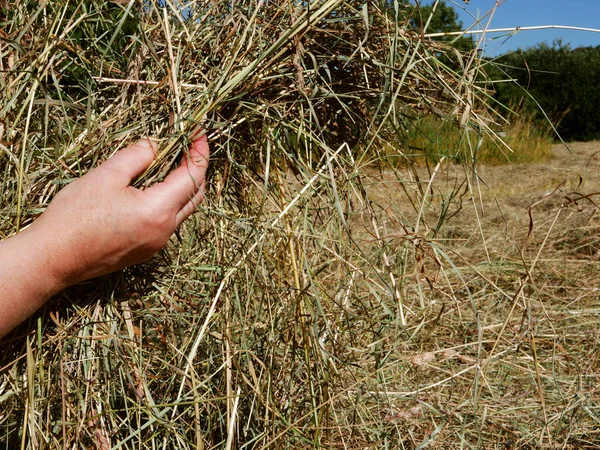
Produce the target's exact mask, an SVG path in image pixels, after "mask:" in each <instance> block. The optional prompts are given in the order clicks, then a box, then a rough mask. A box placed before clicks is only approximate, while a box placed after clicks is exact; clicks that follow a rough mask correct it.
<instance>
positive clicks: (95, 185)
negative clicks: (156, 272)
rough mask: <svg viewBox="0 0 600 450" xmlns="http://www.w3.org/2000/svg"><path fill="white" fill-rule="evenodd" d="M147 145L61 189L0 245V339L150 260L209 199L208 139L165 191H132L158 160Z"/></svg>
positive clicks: (195, 149) (141, 144)
mask: <svg viewBox="0 0 600 450" xmlns="http://www.w3.org/2000/svg"><path fill="white" fill-rule="evenodd" d="M155 151H156V149H155V144H154V143H152V142H151V141H150V140H142V141H139V142H138V143H137V144H134V145H133V146H131V147H129V148H127V149H125V150H122V151H120V152H118V153H117V154H115V155H114V156H113V157H112V158H110V159H109V160H108V161H106V162H105V163H104V164H102V165H101V166H99V167H97V168H96V169H93V170H91V171H90V172H89V173H87V174H86V175H85V176H83V177H81V178H80V179H78V180H76V181H74V182H73V183H71V184H69V185H68V186H66V187H65V188H63V189H62V190H61V191H60V192H59V193H58V194H57V195H56V197H55V198H54V199H53V200H52V202H51V204H50V205H49V206H48V208H47V209H46V211H45V212H44V214H42V216H40V217H39V218H38V219H37V220H36V221H35V222H34V223H33V224H32V225H31V226H30V227H29V228H27V229H26V230H24V231H22V232H21V233H19V234H17V235H16V236H14V237H12V238H10V239H7V240H5V241H2V242H0V337H2V336H4V335H5V334H6V333H8V332H9V331H10V330H12V329H13V328H14V327H15V326H17V325H18V324H19V323H21V322H22V321H23V320H25V319H26V318H27V317H29V316H30V315H31V314H32V313H34V312H35V311H36V310H37V309H38V308H39V307H40V306H42V305H43V304H44V303H45V302H46V301H47V300H48V299H49V298H50V297H52V296H53V295H54V294H56V293H58V292H60V291H61V290H62V289H64V288H66V287H67V286H70V285H72V284H75V283H78V282H80V281H83V280H87V279H90V278H94V277H97V276H100V275H104V274H107V273H110V272H113V271H115V270H119V269H122V268H124V267H126V266H129V265H131V264H136V263H140V262H143V261H146V260H148V259H149V258H150V257H151V256H152V255H153V254H154V253H156V252H157V251H158V250H160V249H161V248H162V247H163V246H164V245H165V244H166V243H167V241H168V240H169V238H170V236H171V235H172V234H173V232H174V231H175V228H176V227H177V226H178V225H179V224H180V223H181V222H183V221H184V220H185V219H186V218H187V217H188V216H189V215H190V214H191V213H192V212H193V211H194V210H195V209H196V206H197V205H198V204H199V203H200V202H201V201H202V200H203V198H204V185H205V178H206V169H207V167H208V157H209V150H208V144H207V142H206V139H205V138H202V139H199V140H197V141H195V142H194V144H193V145H192V147H191V149H190V152H189V157H188V158H185V159H184V161H183V162H182V164H181V165H180V166H179V167H178V168H177V169H175V170H174V171H173V172H172V173H171V174H169V176H167V177H166V178H165V180H164V181H162V182H161V183H157V184H156V185H154V186H152V187H150V188H148V189H146V190H143V191H142V190H139V189H136V188H134V187H132V186H131V182H132V180H133V179H135V177H136V176H138V175H139V174H141V173H142V172H143V171H144V170H145V169H146V168H147V167H148V166H149V165H150V163H151V162H152V161H153V160H154V155H155Z"/></svg>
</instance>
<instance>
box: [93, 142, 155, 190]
mask: <svg viewBox="0 0 600 450" xmlns="http://www.w3.org/2000/svg"><path fill="white" fill-rule="evenodd" d="M155 155H156V142H153V141H152V140H150V139H141V140H140V141H138V142H136V143H135V144H133V145H132V146H130V147H127V148H126V149H123V150H120V151H118V152H117V153H115V154H114V155H113V156H112V157H110V158H109V159H108V160H107V161H106V162H105V163H104V164H102V165H101V166H100V167H101V168H102V170H108V171H110V172H111V174H113V175H117V176H118V177H120V178H121V181H122V182H123V183H124V184H125V186H127V185H129V184H130V183H131V181H132V180H133V179H134V178H135V177H137V176H138V175H139V174H141V173H142V172H143V171H144V170H146V169H147V168H148V166H149V165H150V164H151V163H152V161H154V156H155Z"/></svg>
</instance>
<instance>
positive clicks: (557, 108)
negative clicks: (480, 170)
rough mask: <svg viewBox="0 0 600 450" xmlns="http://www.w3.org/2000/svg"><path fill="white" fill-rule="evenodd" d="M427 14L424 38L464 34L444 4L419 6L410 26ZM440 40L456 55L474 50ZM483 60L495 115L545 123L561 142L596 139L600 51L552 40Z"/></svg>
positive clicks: (599, 134)
mask: <svg viewBox="0 0 600 450" xmlns="http://www.w3.org/2000/svg"><path fill="white" fill-rule="evenodd" d="M431 14H432V18H431V21H430V23H429V27H428V28H427V32H428V33H436V32H452V31H460V30H463V29H464V28H463V24H462V23H461V22H460V21H459V19H458V14H457V13H456V11H455V10H454V8H453V7H452V6H451V5H448V4H447V3H445V2H444V1H443V0H442V1H440V2H439V3H438V5H437V7H436V8H435V9H434V8H433V5H432V4H429V5H424V6H421V8H420V12H419V13H418V14H413V19H412V20H413V25H414V27H415V28H417V29H418V28H419V27H422V23H424V22H425V21H426V20H427V17H428V16H429V15H431ZM441 39H442V40H444V41H446V42H450V43H452V45H454V46H455V47H457V48H458V49H459V50H463V51H475V48H476V44H475V42H474V41H473V40H471V39H470V38H468V37H462V38H459V39H456V37H454V36H452V37H450V36H448V37H445V38H441ZM484 60H486V61H487V62H488V64H486V72H487V74H488V75H489V77H490V78H491V80H492V82H493V84H492V86H493V93H492V99H493V100H492V101H493V103H494V105H495V107H496V108H497V109H498V110H500V111H501V112H502V111H504V113H507V108H508V109H509V110H512V111H514V112H516V113H518V114H523V113H524V114H529V115H531V116H533V117H534V118H536V119H537V120H538V121H539V122H540V123H542V122H546V124H545V125H547V121H548V120H550V121H551V123H552V124H553V125H554V126H555V128H556V129H557V131H558V133H559V135H560V137H561V138H562V139H564V140H566V141H576V140H579V141H589V140H595V139H600V114H598V112H597V108H598V105H600V89H599V88H598V87H599V86H600V46H597V47H578V48H571V47H570V46H569V45H565V44H563V42H562V41H561V40H556V41H555V42H553V43H552V44H551V45H550V44H548V43H540V44H538V45H536V46H534V47H530V48H527V49H519V50H516V51H513V52H509V53H506V54H504V55H502V56H500V57H497V58H484Z"/></svg>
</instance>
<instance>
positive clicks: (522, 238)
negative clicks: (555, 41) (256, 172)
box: [0, 143, 600, 449]
mask: <svg viewBox="0 0 600 450" xmlns="http://www.w3.org/2000/svg"><path fill="white" fill-rule="evenodd" d="M569 148H570V151H571V152H572V154H571V153H569V151H567V150H566V149H565V147H564V146H560V145H555V146H554V147H553V158H552V159H550V160H548V161H546V162H543V163H537V164H534V163H532V164H522V165H504V166H481V167H479V168H478V169H477V177H475V176H474V175H473V173H472V172H467V173H466V176H465V169H464V167H463V166H457V165H454V164H451V163H445V164H444V163H442V164H441V165H440V166H437V167H431V168H430V169H429V170H428V169H427V168H425V167H423V166H420V167H415V168H412V169H407V168H400V169H398V170H396V171H392V170H390V169H386V170H384V171H383V172H380V171H378V170H376V167H375V166H374V165H373V164H371V165H370V166H368V167H363V168H362V170H361V171H360V177H361V178H362V179H361V186H363V188H364V191H362V192H361V191H360V189H359V185H358V184H357V183H356V181H355V182H351V181H349V182H348V184H347V185H342V184H340V185H338V193H339V195H340V196H341V197H343V198H345V199H346V201H347V203H348V205H351V207H350V209H348V210H347V211H346V210H345V212H344V214H345V215H346V219H347V223H348V231H344V230H340V229H338V228H336V227H332V226H331V225H330V223H331V216H335V215H336V214H337V211H335V208H333V206H332V207H330V208H327V207H326V206H325V205H323V204H322V203H320V202H319V198H320V197H319V196H320V194H319V193H320V189H323V188H322V187H321V188H319V187H315V189H314V190H313V191H307V192H308V194H307V195H308V200H306V201H305V202H304V204H303V205H302V207H301V208H300V209H299V211H298V212H299V214H297V215H295V216H294V218H293V219H290V221H289V222H288V223H287V228H286V229H287V231H286V229H283V230H280V233H281V234H280V236H286V235H287V236H288V237H289V236H292V237H294V238H292V239H288V240H283V241H281V239H280V240H279V241H276V242H274V243H271V241H270V240H269V241H268V242H269V243H268V244H267V243H266V242H267V241H266V240H265V244H264V248H263V249H262V250H261V252H263V253H262V254H261V255H260V256H257V259H255V260H253V261H255V262H254V263H253V264H251V265H250V267H246V268H243V269H242V270H240V271H238V272H237V273H236V275H234V276H232V278H233V279H234V283H232V284H229V285H228V287H227V288H226V290H225V291H224V293H223V300H221V301H222V303H220V304H218V306H217V307H216V311H212V312H211V307H212V308H214V307H215V306H216V305H217V300H216V298H218V296H219V294H218V293H217V297H216V298H215V297H214V296H215V288H216V286H217V284H216V283H215V281H213V280H216V281H218V279H219V277H221V276H222V274H223V273H224V271H225V272H227V268H226V267H220V266H219V265H215V266H213V267H209V266H206V265H202V266H193V265H192V264H193V263H194V261H196V260H195V259H193V258H190V257H189V256H185V255H186V253H185V251H187V250H186V246H188V245H196V246H197V248H198V249H199V250H198V251H202V252H207V251H209V250H210V249H212V251H214V250H215V249H217V248H218V247H217V245H218V244H217V243H216V242H215V240H216V239H218V236H219V235H220V234H221V233H223V232H226V230H227V227H233V226H236V227H237V228H239V224H238V225H235V224H233V225H231V224H229V225H227V224H224V223H218V222H215V221H214V219H212V222H211V219H207V218H204V217H203V216H204V215H206V214H208V217H210V208H209V209H208V210H207V209H204V210H203V212H201V213H200V215H199V217H198V218H197V222H194V224H193V225H191V226H190V227H189V228H188V230H189V231H188V233H189V232H192V230H198V231H196V232H197V233H199V235H200V236H201V238H200V239H203V237H206V236H212V238H211V239H213V241H212V244H211V245H209V246H206V243H202V242H200V243H193V240H189V239H186V236H188V237H189V234H188V233H184V234H183V236H184V240H183V242H182V243H180V245H182V246H183V250H181V253H180V254H179V256H178V257H179V258H180V259H179V262H178V265H177V266H174V269H173V270H172V271H171V272H169V270H168V269H166V273H171V275H170V276H169V277H168V279H169V280H170V281H169V282H168V283H165V281H164V278H159V279H158V280H157V281H154V282H153V284H152V288H150V289H142V288H141V285H142V283H139V282H138V286H140V289H139V290H138V291H137V292H130V293H121V294H119V296H118V297H117V296H112V295H111V294H110V292H111V291H110V289H114V287H113V288H111V287H110V286H114V281H116V283H117V284H118V283H119V278H120V279H121V282H123V278H122V277H117V278H116V279H115V278H113V279H112V280H113V281H111V279H104V280H101V282H98V281H96V282H92V283H91V284H89V285H86V286H80V287H76V288H73V289H72V290H69V291H67V293H66V294H65V295H64V296H63V297H62V298H60V299H57V300H56V301H54V302H52V303H50V305H49V307H48V308H47V309H46V310H45V311H43V312H42V313H41V315H40V316H38V318H37V319H34V321H32V323H31V324H30V326H29V327H30V329H31V327H32V326H33V329H35V328H37V329H38V332H37V333H36V335H35V336H33V335H31V336H30V339H28V340H27V342H26V345H25V342H24V341H23V339H22V338H20V337H17V338H16V339H15V338H13V340H11V341H8V342H6V344H8V346H7V347H5V352H4V355H3V361H2V364H0V365H1V366H2V367H1V369H0V370H1V372H0V373H2V376H3V380H4V381H3V382H2V384H1V385H0V388H1V390H0V401H1V402H3V404H4V405H9V406H10V407H6V408H5V409H4V411H2V409H0V421H1V422H2V430H3V431H2V435H4V436H5V437H6V442H7V443H6V445H5V446H3V447H2V448H7V449H13V448H20V447H19V444H20V442H21V439H24V438H22V436H19V432H18V431H17V430H24V429H28V430H29V432H28V434H27V436H28V438H27V439H25V440H24V441H23V442H28V443H35V442H36V439H37V443H38V444H39V445H41V443H42V442H46V448H62V446H63V443H64V442H69V441H70V442H71V443H72V444H74V443H75V442H80V443H87V445H92V446H94V445H95V448H99V449H108V448H134V447H136V448H137V447H138V446H142V447H144V448H149V446H151V445H158V444H159V443H161V442H163V439H178V440H180V441H181V444H180V445H181V447H180V448H188V447H186V445H188V446H190V448H191V447H194V448H223V447H224V446H231V447H228V448H232V447H233V446H236V447H237V448H373V449H374V448H394V449H395V448H426V447H428V446H429V448H441V449H454V448H490V449H491V448H597V446H598V445H600V436H598V431H597V430H598V421H599V420H600V419H599V418H600V410H599V405H598V396H599V394H598V385H599V384H598V376H599V374H600V368H599V361H598V354H599V349H600V346H599V339H600V331H599V330H598V324H599V322H600V318H599V313H600V300H599V297H598V292H600V291H599V287H598V286H599V284H598V283H599V280H600V276H599V274H598V273H599V272H598V269H599V267H598V265H599V264H598V259H599V258H598V257H599V255H600V253H599V251H600V243H599V238H598V230H599V226H600V224H598V214H597V206H596V205H595V203H594V201H595V193H596V192H597V190H598V187H599V186H600V176H599V169H600V161H599V159H598V155H599V153H600V146H599V145H598V143H588V144H572V145H570V147H569ZM355 164H356V166H357V167H358V166H359V163H358V161H357V162H355ZM355 176H358V173H357V174H356V175H355ZM351 179H352V176H349V177H348V180H351ZM467 179H468V183H467V181H466V180H467ZM294 180H295V178H294V177H292V176H291V175H290V184H289V186H290V188H289V189H290V190H294V189H296V188H297V189H298V190H299V188H300V187H301V184H299V183H297V182H296V181H294ZM317 183H319V182H317ZM413 191H414V192H418V191H422V195H421V197H420V198H422V199H424V202H426V207H424V206H423V205H420V204H414V205H413V204H411V202H410V201H409V200H408V199H413V198H419V196H418V195H415V194H414V192H413ZM215 195H216V194H215ZM217 201H218V197H213V199H212V202H213V203H214V202H217ZM311 203H314V204H312V206H311ZM273 210H274V211H275V207H273ZM302 212H304V213H305V214H308V213H310V214H317V215H318V214H323V218H322V220H321V223H322V228H320V229H314V230H312V231H310V232H309V231H308V230H306V229H303V228H302V226H303V225H302V224H303V223H304V222H305V219H303V217H302ZM265 214H266V213H265ZM441 218H443V220H441ZM205 221H206V222H205ZM406 224H419V225H415V227H414V228H413V229H408V228H407V225H406ZM206 230H209V231H206ZM336 233H337V234H336ZM275 235H277V232H275ZM303 241H304V242H303ZM315 241H318V242H319V248H320V252H317V253H314V254H310V253H309V252H310V251H311V249H313V251H314V248H315V247H314V246H315ZM249 242H250V241H249ZM280 244H281V245H280ZM244 248H245V249H246V250H245V253H244V255H245V256H243V257H244V258H248V259H249V258H252V257H253V256H252V249H250V250H248V246H246V247H244ZM274 249H275V250H274ZM282 249H283V250H282ZM275 251H279V252H281V251H283V252H284V253H283V254H281V253H279V254H277V253H271V252H275ZM284 265H291V266H294V267H295V268H294V269H293V270H294V271H296V272H295V273H298V279H297V280H296V282H297V283H298V285H300V286H302V285H309V284H310V283H311V281H310V280H309V278H310V277H313V278H314V280H313V281H312V286H313V287H312V289H311V290H306V289H302V288H301V289H298V290H296V289H294V287H293V286H289V285H288V288H287V289H286V288H285V286H286V285H287V283H288V282H287V281H286V280H279V279H278V277H280V276H282V275H281V274H282V273H283V270H282V269H281V266H284ZM274 267H275V268H277V267H279V270H276V269H274ZM162 270H165V269H162ZM267 270H268V271H267ZM136 273H137V275H135V274H136ZM136 276H137V277H139V276H140V275H139V271H138V272H136V271H134V272H133V274H127V275H126V277H128V278H126V279H130V277H134V278H133V279H135V277H136ZM390 286H391V287H392V289H393V290H392V291H390V289H389V287H390ZM115 292H117V291H115ZM202 293H204V295H203V296H202V295H201V294H202ZM257 296H258V298H257ZM77 299H78V300H77ZM69 300H74V301H75V303H74V305H73V306H68V304H67V301H69ZM211 314H214V316H212V318H211ZM36 324H37V325H36ZM206 324H210V325H209V327H208V329H205V328H204V326H206ZM201 340H202V344H201V345H199V344H197V343H199V342H200V341H201ZM194 347H195V348H194ZM57 349H58V350H59V351H57ZM180 349H181V350H180ZM185 354H187V355H188V356H187V358H191V359H195V360H196V362H195V363H194V365H193V366H190V365H189V364H187V363H186V361H189V360H190V359H187V360H186V358H185V357H184V355H185ZM190 354H191V355H192V356H190ZM13 358H16V359H15V360H14V361H13V360H12V359H13ZM192 367H193V369H192V370H190V369H191V368H192ZM188 371H189V375H186V374H185V372H188ZM25 374H27V375H26V377H23V375H25ZM182 377H183V379H182ZM27 379H34V380H35V383H28V382H27ZM19 380H20V381H19ZM183 380H186V381H183ZM182 381H183V383H182ZM19 399H20V400H19ZM178 409H179V410H178ZM43 411H46V412H45V413H44V414H40V413H41V412H43ZM167 417H168V419H167Z"/></svg>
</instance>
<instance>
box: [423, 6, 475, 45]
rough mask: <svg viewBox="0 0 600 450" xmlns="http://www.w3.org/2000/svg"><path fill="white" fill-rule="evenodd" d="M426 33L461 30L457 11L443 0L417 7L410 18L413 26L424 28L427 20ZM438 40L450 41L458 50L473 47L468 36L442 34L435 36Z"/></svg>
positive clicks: (461, 24) (461, 26)
mask: <svg viewBox="0 0 600 450" xmlns="http://www.w3.org/2000/svg"><path fill="white" fill-rule="evenodd" d="M430 18H431V19H430ZM428 21H429V25H428V26H427V30H426V33H428V34H429V33H451V32H456V31H462V30H463V23H462V22H461V21H460V20H459V19H458V13H457V12H456V10H455V9H454V8H453V7H452V6H451V5H448V4H447V3H446V2H445V1H444V0H440V1H439V2H438V3H437V5H436V2H433V3H431V4H427V5H423V6H421V7H420V8H417V9H416V11H415V14H414V15H413V18H412V23H413V26H414V27H415V28H417V29H420V30H424V28H425V26H426V25H427V22H428ZM436 39H438V40H440V41H443V42H447V43H452V45H453V46H454V47H455V48H457V49H458V50H462V51H471V50H473V48H474V47H475V46H474V44H473V40H472V39H471V38H470V37H464V36H461V37H458V38H457V37H456V36H442V37H439V38H436Z"/></svg>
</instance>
